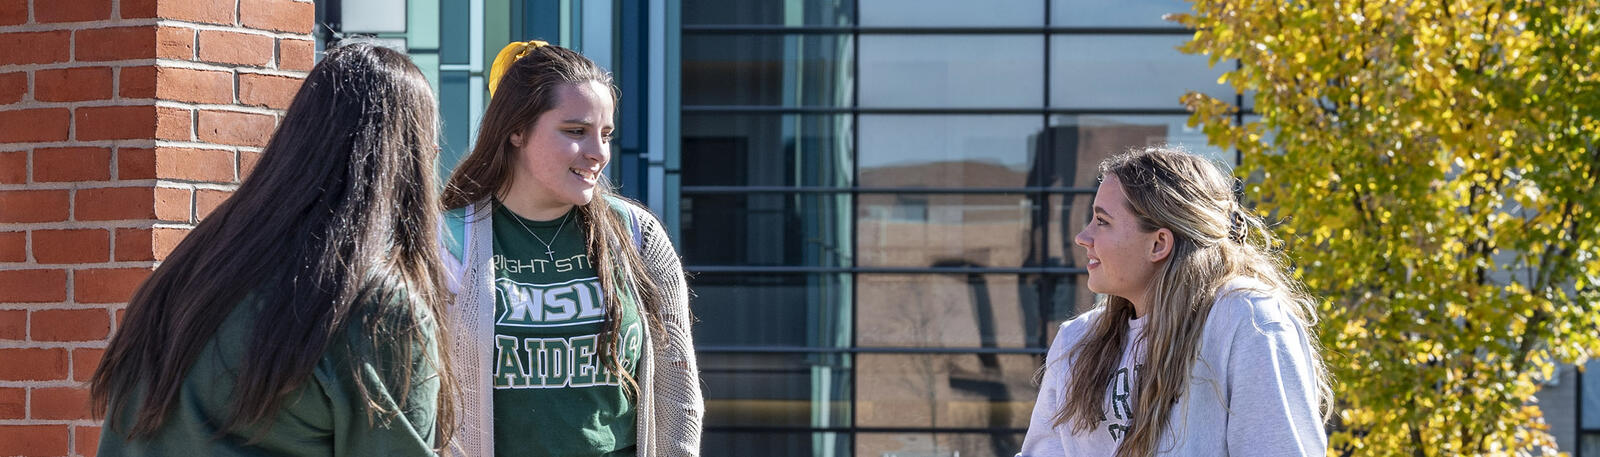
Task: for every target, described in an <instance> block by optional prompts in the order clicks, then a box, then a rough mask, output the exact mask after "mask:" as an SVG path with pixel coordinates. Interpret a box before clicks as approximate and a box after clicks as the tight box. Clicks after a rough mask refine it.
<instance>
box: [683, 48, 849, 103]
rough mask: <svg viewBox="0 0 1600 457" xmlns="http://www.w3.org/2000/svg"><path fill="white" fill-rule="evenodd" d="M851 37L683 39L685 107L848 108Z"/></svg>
mask: <svg viewBox="0 0 1600 457" xmlns="http://www.w3.org/2000/svg"><path fill="white" fill-rule="evenodd" d="M850 40H851V37H850V35H829V34H823V35H738V34H721V33H714V34H693V33H686V34H684V36H683V81H682V82H683V104H684V105H762V106H849V105H850V104H851V100H850V98H851V93H850V91H851V90H852V89H851V87H850V86H851V83H852V82H853V80H852V79H851V76H850V71H851V66H852V63H851V62H850V61H849V58H850V53H851V49H850V47H851V42H850Z"/></svg>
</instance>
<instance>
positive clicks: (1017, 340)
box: [856, 274, 1046, 348]
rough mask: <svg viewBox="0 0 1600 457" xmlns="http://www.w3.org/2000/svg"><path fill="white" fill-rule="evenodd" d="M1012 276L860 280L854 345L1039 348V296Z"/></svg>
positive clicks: (1032, 281)
mask: <svg viewBox="0 0 1600 457" xmlns="http://www.w3.org/2000/svg"><path fill="white" fill-rule="evenodd" d="M1044 281H1046V279H1044V278H1041V277H1040V276H1039V275H1016V274H860V275H857V276H856V284H857V287H858V292H857V295H856V297H857V299H858V300H860V303H862V304H863V306H861V308H860V310H859V311H858V315H857V316H856V317H857V318H858V319H860V321H859V322H860V331H858V332H856V344H857V345H858V346H865V347H955V348H979V347H982V348H1022V347H1035V348H1043V347H1045V346H1043V345H1042V342H1043V340H1042V339H1041V338H1040V335H1041V331H1042V330H1043V329H1044V328H1045V325H1046V324H1045V322H1043V321H1041V320H1040V316H1041V312H1042V311H1043V308H1041V307H1040V302H1039V290H1040V287H1041V283H1042V282H1044Z"/></svg>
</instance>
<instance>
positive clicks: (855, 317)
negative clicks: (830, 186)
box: [845, 0, 861, 454]
mask: <svg viewBox="0 0 1600 457" xmlns="http://www.w3.org/2000/svg"><path fill="white" fill-rule="evenodd" d="M850 7H851V8H852V9H853V11H851V12H850V20H851V21H853V22H854V23H853V24H850V25H851V27H852V28H855V29H857V30H859V29H860V26H861V1H860V0H856V1H854V2H851V5H850ZM850 86H851V87H850V108H851V109H852V111H851V112H850V187H851V188H852V189H854V188H857V187H859V186H860V184H861V113H860V112H859V111H855V110H858V109H860V108H861V34H860V33H851V34H850ZM860 200H861V198H860V194H859V193H856V192H851V193H850V260H849V262H850V266H851V267H852V268H854V267H856V266H857V265H856V261H857V260H856V259H860V258H861V257H860V252H859V251H860V248H861V243H860V241H859V236H860V235H861V233H860V230H859V228H858V226H859V224H857V223H856V207H857V205H860V204H861V202H860ZM860 328H861V287H860V281H857V280H856V275H855V274H853V273H852V274H851V275H850V345H849V347H850V348H855V347H856V341H857V340H858V338H859V337H860ZM860 368H861V360H859V359H857V358H856V356H855V353H851V354H850V425H849V430H850V431H849V432H847V433H846V434H845V436H847V437H849V438H850V447H851V450H852V454H853V453H854V452H853V451H854V448H855V447H856V444H857V443H856V433H855V431H854V430H855V428H856V426H857V425H859V424H860V423H861V418H860V414H859V413H858V412H859V411H860V410H861V408H858V407H857V406H856V405H857V403H858V402H859V401H860V398H858V396H857V395H856V392H859V391H860V390H861V388H860V386H859V385H858V384H860V379H861V378H860V372H861V370H860Z"/></svg>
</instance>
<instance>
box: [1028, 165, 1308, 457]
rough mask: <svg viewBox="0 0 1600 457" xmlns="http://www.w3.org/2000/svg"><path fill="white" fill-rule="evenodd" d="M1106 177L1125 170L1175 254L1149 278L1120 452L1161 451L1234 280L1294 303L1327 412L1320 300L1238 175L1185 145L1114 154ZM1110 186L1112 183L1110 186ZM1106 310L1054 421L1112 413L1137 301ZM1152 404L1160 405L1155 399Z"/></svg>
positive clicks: (1073, 356) (1143, 214)
mask: <svg viewBox="0 0 1600 457" xmlns="http://www.w3.org/2000/svg"><path fill="white" fill-rule="evenodd" d="M1100 176H1101V178H1102V180H1103V179H1104V177H1105V176H1116V177H1117V180H1118V181H1120V182H1121V183H1122V190H1123V191H1124V192H1125V193H1126V194H1127V196H1128V199H1127V201H1128V209H1129V210H1131V211H1132V213H1133V214H1134V215H1135V216H1137V217H1138V219H1139V229H1140V230H1142V231H1145V232H1154V231H1156V230H1158V229H1162V228H1165V229H1168V230H1170V231H1171V232H1172V237H1173V247H1172V254H1171V255H1170V256H1168V258H1167V260H1166V261H1165V262H1166V263H1165V264H1164V265H1162V266H1160V267H1159V268H1160V273H1159V274H1158V275H1157V276H1156V277H1155V279H1154V281H1153V282H1152V283H1151V285H1150V292H1151V293H1150V294H1149V297H1150V299H1151V302H1150V311H1149V312H1148V313H1147V316H1146V319H1149V322H1148V323H1147V324H1145V331H1144V338H1143V339H1144V345H1145V349H1144V352H1145V353H1144V361H1145V365H1144V370H1143V371H1141V372H1140V373H1139V375H1138V376H1137V377H1136V378H1135V382H1137V383H1138V385H1137V386H1136V387H1135V389H1136V390H1135V391H1136V392H1137V394H1136V395H1135V396H1134V398H1135V406H1134V411H1133V417H1132V419H1133V422H1132V424H1131V425H1132V426H1131V430H1130V431H1129V433H1128V435H1127V436H1125V437H1123V439H1122V443H1121V445H1120V446H1119V447H1118V448H1117V453H1116V455H1117V456H1118V457H1134V456H1138V457H1142V456H1148V455H1153V454H1155V453H1156V452H1157V450H1158V446H1159V445H1160V443H1159V440H1160V438H1161V433H1162V431H1164V430H1166V429H1167V427H1168V426H1169V425H1170V423H1171V417H1170V415H1171V412H1172V408H1169V407H1162V406H1160V405H1172V404H1174V403H1176V402H1177V401H1178V398H1179V397H1180V396H1182V395H1184V394H1185V393H1186V392H1185V391H1186V389H1188V386H1189V383H1190V377H1189V373H1190V368H1191V367H1192V366H1193V365H1194V362H1195V360H1196V357H1197V356H1198V354H1199V350H1200V336H1201V332H1202V331H1203V330H1204V328H1205V323H1206V317H1207V316H1208V315H1209V314H1210V312H1211V307H1212V305H1213V304H1214V303H1215V301H1216V297H1217V292H1218V291H1219V290H1220V289H1221V287H1222V286H1223V285H1224V284H1226V283H1227V282H1228V281H1229V280H1231V279H1233V278H1237V277H1249V278H1254V279H1257V280H1259V281H1261V282H1262V283H1263V284H1265V285H1266V288H1267V289H1268V290H1267V292H1270V293H1273V294H1276V295H1277V296H1279V297H1280V298H1281V299H1283V300H1285V302H1286V303H1287V305H1288V306H1287V308H1288V310H1289V312H1290V314H1291V315H1293V316H1294V317H1295V318H1296V319H1297V320H1298V322H1297V324H1299V325H1300V326H1301V328H1302V329H1304V330H1306V335H1307V337H1308V339H1309V343H1310V344H1311V345H1312V348H1313V350H1314V354H1313V356H1312V364H1313V367H1312V368H1313V371H1314V373H1315V376H1316V380H1317V386H1316V388H1317V391H1318V394H1317V397H1318V403H1319V404H1320V405H1321V408H1322V409H1323V414H1324V418H1326V417H1327V414H1328V412H1329V408H1330V404H1329V399H1330V398H1331V397H1332V389H1331V388H1330V386H1329V381H1328V374H1327V368H1326V367H1325V366H1324V365H1323V362H1322V358H1321V356H1320V355H1318V354H1317V353H1320V351H1319V350H1316V348H1317V340H1316V338H1315V334H1314V333H1312V332H1311V331H1310V328H1311V326H1313V325H1315V324H1316V322H1317V316H1316V301H1315V299H1314V298H1313V297H1311V295H1309V294H1308V293H1307V292H1306V291H1305V287H1304V286H1303V285H1302V284H1300V282H1299V281H1296V280H1295V279H1293V277H1292V276H1291V275H1290V273H1289V270H1288V267H1287V265H1288V263H1287V260H1286V259H1285V257H1284V256H1283V254H1282V252H1280V251H1278V250H1277V249H1276V248H1275V247H1274V246H1275V245H1276V243H1277V240H1276V238H1275V237H1273V235H1272V233H1271V232H1270V231H1269V230H1268V229H1267V227H1266V225H1265V223H1264V222H1263V221H1262V220H1261V218H1260V217H1258V216H1256V215H1254V214H1252V213H1251V211H1250V210H1249V209H1246V208H1244V207H1243V206H1242V205H1241V204H1240V202H1239V200H1238V197H1237V195H1236V194H1235V189H1234V186H1235V183H1236V181H1235V180H1234V179H1233V178H1232V177H1231V176H1228V175H1226V174H1224V173H1223V172H1222V171H1221V170H1220V169H1219V168H1218V167H1217V165H1216V164H1213V163H1211V162H1210V161H1207V160H1206V159H1203V158H1201V157H1199V156H1196V155H1194V154H1190V153H1188V152H1186V151H1184V150H1182V149H1178V148H1172V147H1152V148H1145V149H1141V150H1135V151H1132V152H1128V153H1125V154H1122V155H1118V156H1115V157H1112V158H1110V159H1106V160H1105V161H1104V162H1101V164H1100ZM1102 185H1104V184H1102ZM1097 306H1099V307H1102V308H1104V309H1105V311H1104V312H1103V313H1101V315H1100V317H1099V318H1098V319H1097V320H1096V321H1094V322H1093V323H1091V324H1090V327H1089V332H1088V334H1087V335H1086V336H1085V337H1084V339H1083V340H1082V341H1080V342H1079V343H1078V345H1077V346H1075V347H1073V348H1072V350H1071V352H1070V354H1069V355H1068V358H1069V359H1070V360H1074V363H1073V364H1072V367H1071V380H1070V381H1069V382H1068V385H1067V394H1066V398H1067V400H1066V403H1064V404H1062V406H1061V409H1060V410H1059V411H1056V414H1055V425H1056V426H1061V425H1064V424H1067V423H1071V424H1072V428H1073V430H1074V431H1077V432H1082V431H1087V430H1092V429H1094V428H1095V427H1096V426H1098V425H1099V424H1100V422H1101V421H1102V418H1104V417H1105V415H1104V408H1105V407H1104V402H1105V398H1106V389H1107V388H1108V387H1109V386H1110V384H1111V381H1112V376H1113V375H1114V374H1115V372H1116V370H1117V365H1118V363H1119V362H1120V361H1121V358H1122V353H1123V348H1124V347H1125V346H1126V345H1128V344H1134V343H1136V342H1131V341H1128V335H1127V333H1128V325H1127V322H1128V320H1130V319H1133V318H1134V317H1135V316H1134V309H1133V304H1132V303H1131V302H1129V301H1128V300H1127V299H1125V298H1122V297H1115V296H1104V297H1103V298H1102V299H1101V301H1100V303H1098V304H1097ZM1150 405H1157V406H1155V407H1152V406H1150Z"/></svg>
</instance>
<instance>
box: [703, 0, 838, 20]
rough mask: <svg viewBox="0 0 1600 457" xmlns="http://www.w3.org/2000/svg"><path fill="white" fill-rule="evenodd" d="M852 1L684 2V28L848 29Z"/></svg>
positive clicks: (756, 0)
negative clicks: (845, 26) (824, 26)
mask: <svg viewBox="0 0 1600 457" xmlns="http://www.w3.org/2000/svg"><path fill="white" fill-rule="evenodd" d="M854 10H855V1H853V0H684V1H683V23H684V25H791V26H794V25H851V24H854V23H855V21H854V20H852V19H851V17H852V13H853V11H854Z"/></svg>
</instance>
